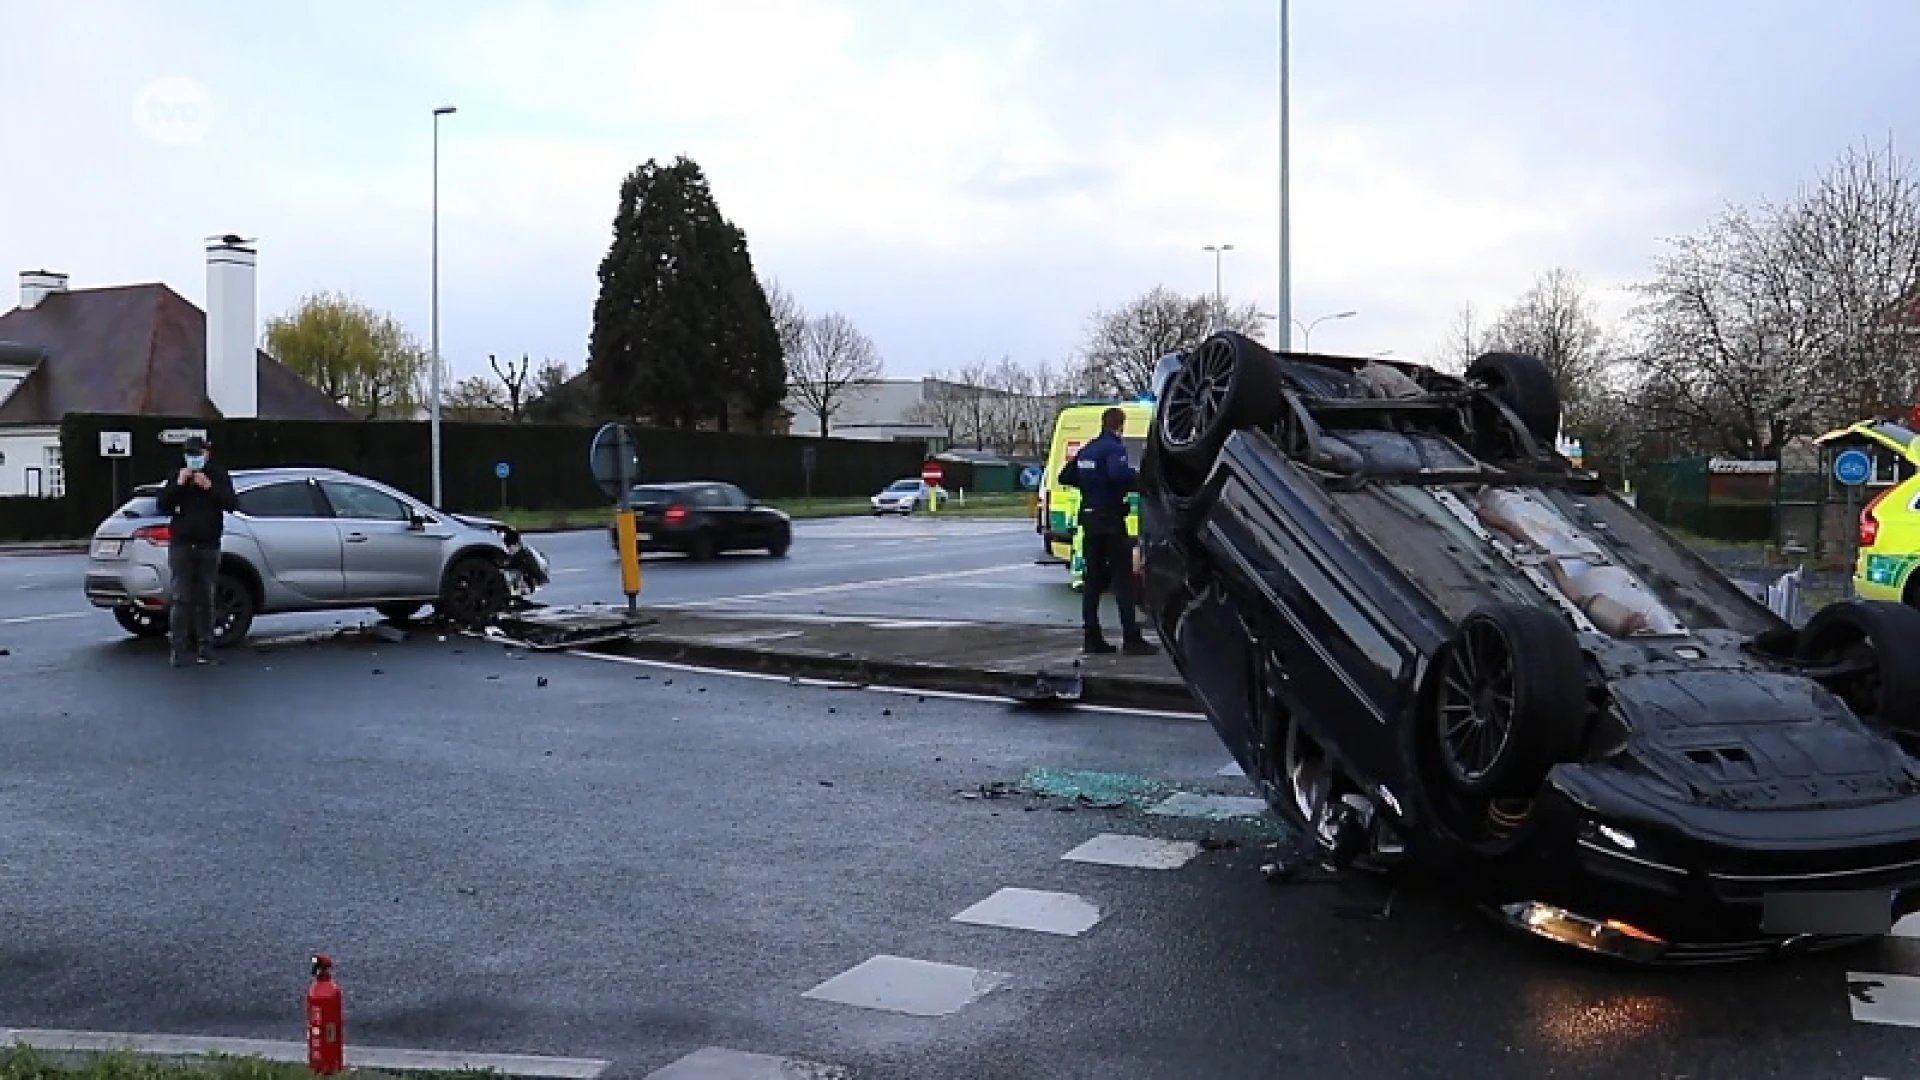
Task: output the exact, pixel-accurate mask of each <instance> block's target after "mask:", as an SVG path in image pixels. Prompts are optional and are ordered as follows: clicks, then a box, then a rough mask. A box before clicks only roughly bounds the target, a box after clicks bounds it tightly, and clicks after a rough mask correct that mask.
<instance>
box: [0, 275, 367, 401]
mask: <svg viewBox="0 0 1920 1080" xmlns="http://www.w3.org/2000/svg"><path fill="white" fill-rule="evenodd" d="M0 341H8V342H14V343H17V344H20V345H28V346H37V347H39V348H42V349H45V350H46V352H47V358H46V360H45V361H44V362H43V363H41V365H40V366H39V367H38V368H37V369H35V370H34V372H33V373H32V374H30V375H28V376H27V377H26V378H25V379H24V380H22V381H21V383H20V385H19V387H18V388H16V389H15V390H14V392H13V394H12V395H11V396H9V397H8V398H7V400H6V401H5V402H4V403H0V424H58V423H59V422H60V419H61V417H64V416H65V415H67V414H68V413H74V412H90V413H125V414H133V415H141V414H152V415H157V416H190V417H204V418H206V419H215V418H217V417H219V415H220V410H219V409H217V408H215V407H214V405H213V402H211V401H209V400H208V399H207V375H206V371H207V368H206V358H207V315H206V312H204V311H201V310H200V309H199V308H198V307H196V306H194V304H193V303H192V302H191V301H189V300H187V299H186V298H185V297H183V296H181V295H180V294H179V293H177V292H174V291H173V290H172V289H170V288H168V287H167V286H165V285H159V284H149V285H123V286H118V287H115V288H107V289H75V290H72V291H69V292H57V293H53V294H51V295H49V296H47V297H45V298H44V299H42V300H41V301H40V303H39V304H38V305H36V306H35V307H33V308H32V309H30V310H21V309H19V308H16V309H14V310H12V311H9V312H7V313H6V314H4V315H0ZM257 355H258V360H259V365H260V367H259V371H260V398H259V415H260V416H261V417H262V418H263V419H270V420H350V419H352V414H350V413H349V412H348V411H347V410H346V409H344V408H342V407H341V406H339V405H337V404H335V403H334V402H333V401H331V400H330V399H328V397H327V396H326V395H325V394H323V393H321V392H320V391H319V389H317V388H316V387H314V386H313V384H311V383H309V382H307V381H306V380H305V379H302V378H301V377H300V376H298V375H295V374H294V373H293V372H292V371H291V370H290V369H288V368H287V367H286V365H284V364H282V363H280V362H279V361H278V360H275V359H274V358H272V357H271V356H268V355H267V354H266V353H264V352H262V353H258V354H257Z"/></svg>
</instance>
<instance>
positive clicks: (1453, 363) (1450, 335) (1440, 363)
mask: <svg viewBox="0 0 1920 1080" xmlns="http://www.w3.org/2000/svg"><path fill="white" fill-rule="evenodd" d="M1486 338H1487V327H1486V325H1485V324H1484V323H1483V322H1482V321H1481V320H1480V318H1479V313H1478V312H1476V311H1474V310H1473V304H1472V303H1466V304H1462V305H1460V310H1459V311H1457V312H1455V313H1454V316H1453V324H1452V325H1451V326H1449V327H1447V336H1446V337H1444V338H1442V339H1441V341H1440V345H1439V347H1438V348H1436V349H1435V350H1434V351H1433V353H1432V354H1431V356H1430V361H1431V363H1432V364H1433V366H1434V367H1435V368H1437V369H1439V370H1441V371H1450V372H1453V373H1455V374H1459V373H1460V372H1464V371H1465V370H1467V365H1468V364H1471V363H1473V358H1474V357H1476V356H1479V355H1480V354H1481V353H1483V352H1486V351H1487V348H1486Z"/></svg>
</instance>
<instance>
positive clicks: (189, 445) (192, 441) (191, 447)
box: [180, 435, 207, 454]
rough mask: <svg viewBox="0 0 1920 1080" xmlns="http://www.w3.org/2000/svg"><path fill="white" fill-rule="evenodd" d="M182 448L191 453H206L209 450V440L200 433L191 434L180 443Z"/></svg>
mask: <svg viewBox="0 0 1920 1080" xmlns="http://www.w3.org/2000/svg"><path fill="white" fill-rule="evenodd" d="M180 449H181V450H183V451H185V452H187V453H189V454H204V453H206V452H207V440H205V439H203V438H201V437H200V436H198V435H189V436H187V441H186V442H183V443H181V444H180Z"/></svg>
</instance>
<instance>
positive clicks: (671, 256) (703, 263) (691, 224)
mask: <svg viewBox="0 0 1920 1080" xmlns="http://www.w3.org/2000/svg"><path fill="white" fill-rule="evenodd" d="M613 233H614V235H613V242H612V244H611V246H610V247H609V248H608V251H607V255H606V258H605V259H603V260H602V261H601V264H600V295H599V298H598V299H597V300H596V301H595V303H594V313H593V335H592V340H591V341H590V343H589V345H588V360H587V368H588V371H589V373H591V375H592V376H593V378H592V381H593V384H594V387H595V390H596V394H597V398H598V403H599V405H600V410H601V412H603V413H604V414H606V415H610V416H616V417H630V418H635V419H640V420H644V421H649V422H652V423H656V424H663V425H668V426H673V427H681V428H690V427H695V426H698V425H699V424H700V422H701V421H703V420H709V419H711V420H716V421H717V422H718V426H719V427H721V428H722V429H723V430H724V429H725V428H727V427H728V426H729V417H730V415H731V414H732V413H734V412H738V413H740V414H741V415H744V416H746V417H748V418H749V419H750V421H751V422H752V423H753V424H754V425H755V426H756V427H760V426H764V425H765V423H766V422H767V421H768V420H769V419H771V416H772V414H773V412H774V411H775V410H776V409H777V408H778V407H779V403H780V400H781V398H782V397H784V393H785V368H784V364H783V363H782V362H781V359H780V350H779V344H778V336H777V334H775V333H774V330H773V317H772V313H771V311H770V310H769V309H768V306H767V302H766V295H765V293H764V292H763V291H762V290H761V289H760V284H759V281H758V279H757V278H756V277H755V275H754V273H753V266H752V261H751V259H750V258H749V257H748V255H747V249H746V237H745V235H744V234H742V233H741V231H740V230H739V229H738V228H737V227H736V226H734V225H733V223H731V222H729V221H727V220H726V219H725V218H724V217H722V216H721V214H720V210H719V207H718V206H717V205H716V204H715V202H714V199H713V193H712V191H711V189H710V188H709V187H708V184H707V179H706V175H705V173H704V172H703V171H702V170H701V169H700V166H699V165H697V164H695V163H694V162H693V161H691V160H689V159H688V158H685V157H680V158H677V159H675V161H674V163H673V164H672V165H670V166H661V165H659V164H658V163H657V162H655V161H653V160H651V159H650V160H648V161H647V162H646V164H644V165H642V166H640V167H639V168H637V169H635V170H634V171H633V172H632V173H631V174H629V175H628V176H627V178H626V180H625V181H624V182H622V184H621V186H620V206H619V210H618V212H617V213H616V215H615V218H614V227H613ZM769 341H771V342H772V345H771V354H770V355H769V345H768V342H769ZM774 369H778V372H779V383H780V385H779V388H778V390H777V391H776V390H773V389H771V388H770V384H771V382H772V380H773V378H774V375H773V371H774Z"/></svg>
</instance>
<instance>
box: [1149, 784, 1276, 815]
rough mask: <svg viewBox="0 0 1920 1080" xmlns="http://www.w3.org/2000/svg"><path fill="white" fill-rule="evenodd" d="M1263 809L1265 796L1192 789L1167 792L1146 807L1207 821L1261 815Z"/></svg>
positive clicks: (1154, 810)
mask: <svg viewBox="0 0 1920 1080" xmlns="http://www.w3.org/2000/svg"><path fill="white" fill-rule="evenodd" d="M1266 812H1267V804H1266V801H1265V800H1264V799H1255V798H1252V797H1250V796H1246V795H1199V794H1195V793H1194V792H1191V791H1182V792H1180V793H1179V794H1177V795H1169V796H1167V798H1166V799H1164V800H1162V801H1161V802H1157V803H1155V804H1153V805H1152V806H1150V807H1148V808H1147V813H1149V814H1159V815H1160V816H1162V817H1192V818H1206V819H1207V820H1209V821H1226V820H1228V819H1230V818H1255V817H1264V816H1265V815H1266Z"/></svg>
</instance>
